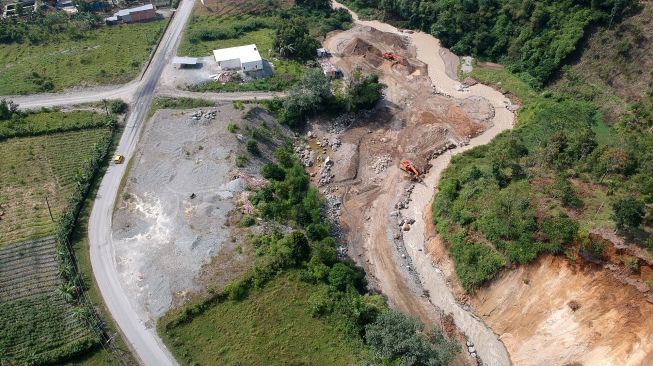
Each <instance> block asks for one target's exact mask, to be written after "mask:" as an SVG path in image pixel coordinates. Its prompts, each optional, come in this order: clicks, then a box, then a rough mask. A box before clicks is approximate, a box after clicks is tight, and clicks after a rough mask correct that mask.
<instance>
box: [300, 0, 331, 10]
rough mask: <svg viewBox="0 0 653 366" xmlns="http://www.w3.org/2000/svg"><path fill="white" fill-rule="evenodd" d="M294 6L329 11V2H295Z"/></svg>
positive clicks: (320, 0)
mask: <svg viewBox="0 0 653 366" xmlns="http://www.w3.org/2000/svg"><path fill="white" fill-rule="evenodd" d="M295 4H297V6H301V7H304V8H310V9H331V1H330V0H295Z"/></svg>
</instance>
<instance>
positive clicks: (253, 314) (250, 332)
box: [164, 272, 368, 366]
mask: <svg viewBox="0 0 653 366" xmlns="http://www.w3.org/2000/svg"><path fill="white" fill-rule="evenodd" d="M314 292H315V287H314V286H313V285H310V284H308V283H305V282H302V281H301V280H299V279H298V273H296V272H294V273H288V274H285V275H283V276H280V277H279V278H277V279H275V280H273V281H272V282H271V283H270V284H268V285H267V286H265V288H263V289H258V290H255V291H253V292H252V294H250V295H249V297H248V298H247V299H244V300H241V301H225V302H222V303H219V304H217V305H216V306H214V307H212V308H211V309H209V310H208V311H206V312H205V313H204V314H203V315H202V316H201V317H199V318H196V319H194V320H192V321H191V322H189V323H188V324H184V325H182V326H179V327H176V328H174V329H173V330H171V331H170V332H167V333H164V334H165V337H166V339H165V340H166V342H167V343H169V344H172V345H173V348H172V349H173V350H174V352H175V355H176V356H177V358H178V359H179V360H180V361H181V362H182V363H183V364H192V363H193V362H194V363H196V364H199V365H217V364H219V365H251V366H255V365H270V366H272V365H289V364H291V365H356V364H359V363H360V361H361V360H362V358H364V357H365V356H366V353H367V352H368V351H367V350H366V349H365V347H364V345H363V344H362V342H361V341H360V340H356V339H351V338H348V337H346V336H345V335H344V334H343V333H342V332H341V331H339V330H338V329H336V328H335V327H334V326H333V325H331V324H329V323H327V322H326V321H325V320H323V319H319V318H315V317H313V316H312V315H311V311H310V308H311V306H310V300H311V295H312V294H313V293H314Z"/></svg>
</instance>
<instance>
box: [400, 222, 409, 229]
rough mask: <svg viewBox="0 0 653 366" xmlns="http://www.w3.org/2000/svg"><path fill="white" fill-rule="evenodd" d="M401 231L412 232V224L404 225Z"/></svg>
mask: <svg viewBox="0 0 653 366" xmlns="http://www.w3.org/2000/svg"><path fill="white" fill-rule="evenodd" d="M401 230H403V231H408V230H410V224H409V223H407V222H406V223H404V225H403V226H402V227H401Z"/></svg>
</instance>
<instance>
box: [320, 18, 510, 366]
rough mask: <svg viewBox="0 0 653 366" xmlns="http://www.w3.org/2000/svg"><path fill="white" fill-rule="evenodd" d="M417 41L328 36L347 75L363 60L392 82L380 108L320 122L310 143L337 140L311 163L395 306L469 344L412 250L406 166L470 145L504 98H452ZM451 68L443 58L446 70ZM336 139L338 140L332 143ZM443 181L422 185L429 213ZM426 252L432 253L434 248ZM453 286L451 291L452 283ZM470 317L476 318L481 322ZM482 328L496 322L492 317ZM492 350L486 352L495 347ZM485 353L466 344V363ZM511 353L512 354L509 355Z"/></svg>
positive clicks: (375, 35)
mask: <svg viewBox="0 0 653 366" xmlns="http://www.w3.org/2000/svg"><path fill="white" fill-rule="evenodd" d="M413 41H414V40H413V39H411V38H410V37H408V36H405V35H402V34H397V33H395V32H382V31H380V30H378V29H376V27H370V26H366V25H357V26H355V27H353V28H352V29H351V30H349V31H346V32H337V33H333V34H330V35H329V37H327V39H326V40H325V46H326V47H327V49H328V50H329V51H331V52H332V54H333V56H332V58H331V61H332V63H333V64H335V65H337V66H338V67H340V68H341V69H342V70H343V72H344V74H345V75H351V73H352V72H353V71H354V70H355V69H356V68H360V69H361V71H362V72H363V73H373V72H374V73H377V74H378V75H379V79H380V81H381V82H383V83H384V84H386V85H387V89H386V91H385V98H384V100H383V102H382V103H381V104H380V105H379V106H378V107H377V109H376V110H375V111H373V112H372V113H369V114H367V115H364V116H358V118H353V120H350V121H349V124H348V128H346V129H344V132H343V131H339V130H338V128H333V126H334V125H339V124H340V123H339V122H341V121H318V123H316V124H315V125H314V127H313V129H312V131H311V133H310V136H314V137H310V136H309V137H308V138H307V140H308V145H309V146H310V147H311V148H314V143H311V141H318V142H321V145H322V146H324V145H325V144H324V143H322V142H324V141H327V142H328V143H327V144H326V145H328V148H326V149H324V148H322V147H321V146H319V147H318V148H317V149H315V150H316V151H315V152H316V153H317V155H318V158H317V159H316V164H315V165H314V166H312V167H311V168H309V170H310V171H311V173H312V176H313V177H314V178H313V183H315V184H318V185H321V190H322V192H323V193H325V194H326V195H327V197H329V198H330V199H331V200H337V201H338V202H341V203H342V204H341V206H340V207H341V209H340V210H339V214H340V223H341V227H342V229H343V238H344V239H345V240H346V242H348V243H349V245H348V247H347V249H348V254H349V255H350V256H351V257H352V258H354V259H355V260H356V261H357V262H358V264H359V265H361V266H363V267H364V268H365V269H366V272H367V273H368V277H369V281H370V283H371V285H372V286H373V287H374V288H375V289H377V290H379V291H380V292H381V293H383V294H384V295H385V296H386V297H387V299H388V302H389V303H390V305H391V306H392V307H394V308H397V309H399V310H401V311H404V312H407V313H410V314H414V315H417V316H419V317H420V318H421V319H422V320H423V321H424V322H425V323H427V324H440V325H441V326H443V327H444V328H445V329H448V330H449V332H451V333H453V335H454V336H455V337H457V338H458V339H459V341H460V342H461V343H462V344H463V345H464V344H465V343H466V341H467V340H468V338H467V337H466V336H465V334H463V333H462V332H461V331H460V330H458V329H456V327H455V326H452V324H455V325H460V324H459V322H460V320H461V318H460V317H459V315H455V314H454V317H452V316H450V315H447V313H449V312H450V311H451V309H450V308H447V309H446V311H445V312H443V311H442V307H440V306H436V305H435V304H434V303H433V301H434V299H437V297H438V294H435V293H434V294H432V295H431V294H429V291H428V290H427V287H425V286H423V282H422V281H423V279H424V277H421V275H422V272H421V270H420V269H419V268H415V267H414V266H413V263H412V260H414V259H415V257H413V258H412V259H411V255H413V256H414V255H415V253H409V252H408V250H411V249H408V248H407V247H405V246H404V242H403V239H402V238H403V236H404V235H406V234H403V235H402V232H404V230H406V229H408V230H410V229H409V228H408V227H406V228H404V226H405V225H404V226H402V224H403V222H400V221H404V220H403V219H402V214H401V213H400V210H401V209H406V208H407V207H408V205H409V204H410V201H411V198H410V195H411V192H412V190H413V189H416V188H415V186H414V183H413V182H411V180H410V178H409V176H408V175H407V174H406V173H405V172H403V171H401V170H400V169H399V167H398V166H399V163H400V162H401V161H402V160H404V159H407V160H410V161H412V162H413V163H414V164H415V165H416V166H417V167H418V169H419V170H420V171H423V172H424V171H426V170H428V168H429V165H430V163H431V159H432V158H434V157H436V156H438V155H440V154H442V152H443V151H445V150H446V149H447V148H450V147H451V146H453V145H465V144H467V143H468V141H470V139H472V138H474V137H476V136H478V135H479V134H482V133H483V132H485V131H486V130H488V129H489V128H491V127H492V126H493V125H494V118H495V114H496V108H497V106H495V105H494V103H490V102H489V101H488V100H487V99H485V98H484V97H480V96H477V95H474V94H471V93H470V94H466V93H465V92H464V91H460V92H459V93H458V95H457V98H452V97H451V96H449V93H447V92H444V90H448V89H454V88H449V85H448V84H445V83H442V84H441V86H440V88H437V85H438V84H439V83H438V82H437V81H436V83H435V84H436V87H434V86H433V81H432V79H431V77H430V74H431V72H432V70H430V69H429V67H430V66H431V65H430V64H429V65H428V66H427V64H426V63H425V62H423V61H421V60H420V59H419V58H418V49H417V47H416V46H415V45H414V43H413ZM434 51H435V55H436V57H438V58H439V57H440V55H441V53H439V52H438V51H437V49H436V50H434ZM385 52H392V53H394V54H397V55H399V56H400V57H401V58H403V60H404V62H393V61H390V60H385V59H384V58H383V53H385ZM439 60H440V61H442V59H441V58H439ZM445 69H446V67H442V70H441V71H442V73H443V74H444V72H445ZM445 77H446V75H445ZM447 80H451V79H449V78H447ZM438 81H439V80H438ZM456 85H459V84H458V83H456ZM450 93H455V91H450ZM472 95H474V96H472ZM499 95H500V94H499ZM501 99H503V97H501ZM499 107H503V105H499ZM502 126H503V125H502ZM508 126H509V124H508ZM502 128H504V127H502ZM334 140H335V141H337V142H338V143H337V144H333V143H331V141H334ZM326 156H328V157H329V159H330V160H331V161H333V166H332V167H331V168H325V163H324V161H323V160H324V159H326ZM445 166H446V165H445ZM325 177H326V178H327V179H326V181H327V182H328V183H326V184H325ZM434 183H435V182H429V183H426V184H421V185H419V184H418V186H420V187H421V186H423V188H425V189H426V190H425V192H426V195H424V196H425V197H427V198H424V197H423V196H420V197H419V198H418V199H417V201H416V202H415V204H416V205H417V206H416V207H419V209H418V210H419V211H420V212H422V210H423V209H427V210H428V208H427V207H425V206H426V205H427V204H428V202H429V201H430V199H431V197H432V194H433V191H432V188H431V190H430V191H429V189H428V188H427V187H433V186H434V185H433V184H434ZM429 192H430V193H429ZM424 199H425V200H424ZM409 226H410V225H409ZM417 232H419V230H418V231H416V233H417ZM416 235H418V234H416ZM423 243H424V242H423V239H422V241H421V242H420V243H419V244H421V245H422V246H423ZM416 247H417V246H415V248H416ZM416 250H417V249H416ZM419 250H420V251H422V249H419ZM422 253H423V252H422ZM420 256H421V259H427V258H428V256H427V255H426V254H425V253H423V254H421V255H420ZM427 262H428V263H422V262H421V261H420V264H419V265H417V266H418V267H420V266H421V267H424V266H428V267H429V268H431V270H433V271H435V267H432V266H431V264H430V260H427ZM444 287H445V291H446V285H444ZM430 288H434V287H429V289H430ZM436 291H437V290H436ZM433 295H435V296H436V297H435V298H434V297H433ZM447 301H448V300H447ZM461 311H463V310H461ZM463 312H464V311H463ZM469 319H470V320H469V321H467V323H468V324H470V326H471V324H472V323H473V322H478V321H477V320H472V319H473V318H471V317H470V318H469ZM472 327H473V326H472ZM480 327H481V328H482V329H485V330H487V327H485V326H484V325H480ZM467 330H469V328H468V329H467ZM482 332H483V331H479V332H475V333H482ZM492 337H494V335H493V334H492V333H491V332H489V337H488V338H485V339H488V342H487V343H488V347H494V344H493V342H492V341H490V338H492ZM477 338H478V337H477ZM478 339H482V338H478ZM499 343H500V342H499ZM464 348H467V347H466V346H464ZM500 349H503V347H502V346H500V347H499V349H498V350H497V351H496V354H497V356H496V357H497V358H496V359H495V358H491V360H490V363H496V364H502V363H501V362H499V363H497V362H494V361H496V360H499V359H502V356H500V354H501V351H500ZM492 352H494V351H492ZM492 352H487V353H486V354H487V355H488V356H489V355H490V353H492ZM503 352H505V350H504V351H503ZM476 355H477V354H476V352H475V351H474V353H472V354H471V355H470V353H468V352H463V353H461V355H460V358H459V359H458V360H457V361H456V362H457V364H475V363H476V361H475V357H476ZM492 357H494V356H492ZM503 359H504V360H506V362H508V361H507V356H506V357H505V358H503Z"/></svg>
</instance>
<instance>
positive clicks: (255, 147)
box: [245, 139, 261, 156]
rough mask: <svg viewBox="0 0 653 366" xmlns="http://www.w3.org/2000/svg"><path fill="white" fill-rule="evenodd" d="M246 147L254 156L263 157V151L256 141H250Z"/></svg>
mask: <svg viewBox="0 0 653 366" xmlns="http://www.w3.org/2000/svg"><path fill="white" fill-rule="evenodd" d="M245 146H246V147H247V151H249V153H250V154H252V155H254V156H260V155H261V150H259V148H258V144H257V143H256V140H253V139H249V140H247V142H246V143H245Z"/></svg>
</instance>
